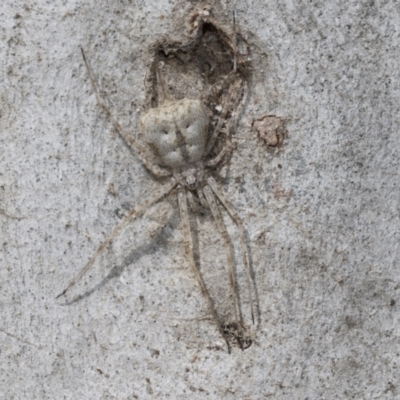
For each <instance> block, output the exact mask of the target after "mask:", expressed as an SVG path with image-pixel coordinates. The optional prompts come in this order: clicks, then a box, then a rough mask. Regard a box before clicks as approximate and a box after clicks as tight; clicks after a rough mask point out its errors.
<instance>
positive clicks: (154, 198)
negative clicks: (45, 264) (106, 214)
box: [56, 180, 176, 299]
mask: <svg viewBox="0 0 400 400" xmlns="http://www.w3.org/2000/svg"><path fill="white" fill-rule="evenodd" d="M175 186H176V182H175V180H172V182H170V183H168V184H166V185H164V186H163V187H161V188H160V189H159V190H157V191H156V192H155V193H153V195H152V196H151V197H149V198H148V199H147V200H145V201H144V202H143V203H141V204H139V205H138V206H137V207H135V208H133V209H132V210H130V211H129V212H128V214H126V215H125V217H124V218H123V219H122V221H121V222H120V223H119V224H118V225H117V226H116V227H115V228H114V229H113V230H112V231H111V233H110V235H109V236H108V237H107V238H106V239H105V240H104V241H103V242H102V243H101V244H100V246H99V247H98V248H97V250H96V252H95V253H94V254H93V255H92V257H91V258H90V259H89V261H88V262H87V263H86V265H85V266H84V267H83V268H82V269H81V270H80V271H79V273H78V274H77V275H76V276H75V278H74V279H72V281H71V282H70V283H69V285H68V286H67V287H66V288H65V289H64V291H63V292H62V293H60V294H59V295H58V296H57V297H56V299H57V298H59V297H61V296H63V295H64V294H65V293H67V291H68V290H69V289H70V288H71V287H72V286H74V285H75V284H76V282H78V281H79V279H81V278H82V276H83V275H84V274H85V273H86V272H87V271H88V270H89V268H90V267H91V266H92V264H93V262H94V261H95V259H96V258H97V256H98V255H99V254H100V253H101V252H102V251H103V250H104V249H105V247H106V246H107V245H108V244H109V243H110V242H111V241H112V239H113V238H114V237H115V235H116V234H117V233H118V232H119V231H120V230H121V228H122V227H123V226H124V225H125V224H126V223H127V222H128V221H129V220H130V219H131V218H132V217H137V216H138V215H139V214H140V213H142V212H144V211H145V210H146V209H147V208H148V207H150V206H151V205H152V204H153V203H156V202H157V201H158V200H160V199H161V198H162V197H164V196H165V195H167V194H168V193H169V192H170V191H171V190H172V189H173V188H174V187H175Z"/></svg>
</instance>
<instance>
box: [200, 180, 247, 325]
mask: <svg viewBox="0 0 400 400" xmlns="http://www.w3.org/2000/svg"><path fill="white" fill-rule="evenodd" d="M207 183H208V184H209V185H210V187H211V189H212V191H213V192H214V193H215V195H216V196H217V197H218V199H219V201H220V202H221V203H222V204H223V205H224V207H225V208H226V210H227V211H228V213H229V215H230V216H231V218H232V219H233V220H234V221H235V223H236V225H237V226H238V228H239V234H240V244H241V247H242V255H243V264H244V268H245V271H246V281H247V290H248V292H249V301H250V309H251V318H252V320H253V324H254V309H253V298H252V294H251V276H250V267H249V255H248V253H247V245H246V239H245V235H244V227H243V221H242V219H241V218H240V217H239V215H238V213H237V212H236V210H235V209H234V207H233V206H232V204H231V203H230V202H229V201H228V199H227V198H226V196H225V195H224V194H223V193H222V191H221V190H220V189H219V187H218V184H217V182H216V181H215V179H214V178H212V177H209V178H207Z"/></svg>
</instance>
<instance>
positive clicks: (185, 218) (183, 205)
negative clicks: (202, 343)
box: [178, 189, 231, 353]
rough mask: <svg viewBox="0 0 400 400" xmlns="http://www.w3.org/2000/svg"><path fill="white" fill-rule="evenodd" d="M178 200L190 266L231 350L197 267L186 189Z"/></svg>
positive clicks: (179, 194) (179, 193)
mask: <svg viewBox="0 0 400 400" xmlns="http://www.w3.org/2000/svg"><path fill="white" fill-rule="evenodd" d="M178 201H179V210H180V213H181V218H182V225H183V236H184V244H185V251H186V255H187V257H188V259H189V263H190V267H191V268H192V271H193V273H194V275H195V277H196V280H197V282H198V283H199V285H200V288H201V291H202V293H203V295H204V297H205V298H206V299H207V303H208V306H209V308H210V311H211V314H212V316H213V318H214V320H215V322H216V323H217V325H218V329H219V331H220V333H221V335H222V337H223V338H224V339H225V342H226V344H227V346H228V352H229V353H230V352H231V347H230V344H229V341H228V338H227V336H226V334H225V331H224V328H223V326H222V324H221V321H220V319H219V316H218V314H217V311H216V310H215V307H214V304H213V302H212V300H211V297H210V295H209V293H208V291H207V288H206V285H205V283H204V280H203V278H202V276H201V274H200V271H199V269H198V268H197V265H196V262H195V260H194V254H193V239H192V234H191V231H190V223H189V212H188V207H187V199H186V194H185V190H184V189H181V190H179V191H178Z"/></svg>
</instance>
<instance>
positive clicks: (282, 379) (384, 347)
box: [0, 0, 400, 400]
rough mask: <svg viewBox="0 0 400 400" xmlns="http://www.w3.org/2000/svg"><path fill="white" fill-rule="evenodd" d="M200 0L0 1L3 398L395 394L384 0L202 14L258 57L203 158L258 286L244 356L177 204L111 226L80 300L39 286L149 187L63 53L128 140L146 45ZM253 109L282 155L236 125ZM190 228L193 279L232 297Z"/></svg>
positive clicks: (395, 212)
mask: <svg viewBox="0 0 400 400" xmlns="http://www.w3.org/2000/svg"><path fill="white" fill-rule="evenodd" d="M199 7H200V3H199V2H196V1H191V2H190V1H181V0H175V1H173V0H170V1H169V0H162V1H161V0H152V1H139V0H132V1H113V2H98V1H97V2H96V1H50V2H49V1H44V0H36V1H27V2H21V1H11V0H6V1H3V2H1V5H0V35H1V40H0V60H1V63H0V68H1V70H0V71H1V84H0V99H1V109H0V124H1V125H0V126H1V131H0V135H1V136H0V224H1V225H0V226H1V246H2V250H1V253H0V262H1V264H0V306H1V311H0V345H1V346H0V399H7V400H8V399H28V398H29V399H32V398H34V399H136V398H138V399H153V398H171V399H186V398H189V397H190V398H191V399H203V398H214V399H220V398H226V399H265V398H272V399H306V398H308V399H338V398H340V399H352V398H355V399H370V398H377V399H393V398H398V397H399V396H400V388H399V362H400V356H399V352H400V345H399V336H400V318H399V310H400V308H399V307H400V299H399V289H400V284H399V273H398V268H399V259H400V257H399V256H400V254H399V238H400V230H399V219H400V218H399V217H400V215H399V212H400V207H399V187H400V180H399V175H400V174H399V155H398V154H399V150H400V141H399V132H398V125H399V119H400V117H399V116H400V113H399V112H400V103H399V96H400V68H399V65H400V49H399V44H400V37H399V34H400V4H399V2H398V1H396V0H390V1H383V0H381V1H373V0H368V1H355V0H353V1H347V0H346V1H344V0H343V1H333V2H325V1H317V0H316V1H294V0H293V1H290V0H285V1H268V2H267V1H265V2H261V1H251V0H238V1H233V2H228V1H222V0H221V2H218V4H217V5H216V6H215V8H214V13H215V14H216V15H218V16H219V17H218V18H219V20H220V21H221V22H222V24H223V25H224V26H227V27H229V23H230V13H231V11H232V9H233V8H234V9H236V11H237V15H238V24H239V30H240V32H241V33H242V35H243V36H244V37H245V38H246V39H247V40H248V43H249V46H250V48H249V50H250V53H249V55H248V56H249V58H254V60H256V61H257V62H255V63H254V65H253V67H254V70H253V74H252V80H251V82H250V84H249V93H248V101H247V102H246V104H245V108H244V111H243V113H242V117H241V120H240V124H239V127H238V129H237V131H236V134H235V137H234V142H235V145H236V150H235V153H234V156H233V157H232V159H231V161H230V164H229V168H224V169H223V170H222V171H220V176H222V177H223V179H222V182H223V189H224V190H225V191H226V192H227V193H228V194H229V196H230V198H231V199H232V201H233V203H234V204H235V207H236V208H237V209H238V212H239V213H240V215H241V216H242V217H243V218H244V221H245V226H246V230H247V234H248V240H249V246H250V248H251V255H252V261H253V269H254V274H255V279H256V284H257V290H258V300H259V308H260V316H259V320H258V323H257V325H256V326H253V327H252V330H253V335H254V343H253V345H252V346H251V347H250V348H249V349H247V350H246V351H244V352H242V351H241V350H239V349H234V350H233V353H232V354H231V355H229V354H227V352H226V348H225V347H224V345H223V341H222V340H221V337H220V336H219V334H218V332H217V329H216V327H215V324H214V323H213V322H212V320H211V319H210V318H209V315H208V311H207V305H206V303H205V300H204V298H202V296H201V294H200V291H199V289H198V286H197V284H196V281H195V280H194V278H193V276H192V274H191V271H190V268H189V265H188V263H187V262H186V260H185V257H184V249H183V246H182V243H181V239H182V236H181V232H180V225H179V213H178V212H177V210H176V200H174V198H171V199H169V200H168V201H165V202H164V203H162V204H160V205H158V206H156V207H154V208H152V210H150V212H149V213H148V214H146V216H145V217H144V218H143V219H142V220H140V221H137V222H136V223H133V224H131V225H130V226H129V227H128V228H127V229H126V230H125V231H124V233H123V234H122V235H120V237H119V239H118V240H117V241H116V243H115V246H114V247H113V248H112V249H110V250H109V251H108V252H107V253H105V255H104V257H101V258H100V260H99V262H98V263H97V264H96V266H95V267H94V268H93V270H92V273H91V274H90V277H89V279H86V280H83V281H82V282H80V284H79V285H78V286H77V287H76V289H75V290H74V293H75V295H79V294H84V293H85V292H86V291H87V290H90V288H94V289H93V290H92V291H91V292H90V293H87V295H85V297H84V298H83V299H82V300H80V301H78V302H76V303H73V304H71V305H68V306H62V302H61V301H58V300H57V301H56V300H55V296H56V295H57V294H58V293H59V292H60V291H61V290H62V289H63V288H64V287H65V285H66V284H67V283H68V281H69V280H70V279H72V277H73V276H74V275H75V273H76V272H77V271H78V270H79V269H80V268H81V267H82V265H83V264H84V263H85V262H86V260H87V259H88V258H89V257H90V255H91V254H92V253H93V251H94V250H95V248H96V246H97V245H98V243H99V242H100V241H101V240H102V239H103V238H104V237H105V235H106V234H107V233H108V232H109V231H110V230H111V228H112V227H113V226H114V225H115V224H116V223H117V222H118V221H119V219H120V218H121V216H122V215H123V214H124V213H125V212H126V210H128V209H129V208H131V207H133V206H134V205H135V204H137V203H138V202H140V200H141V199H143V198H144V197H145V196H147V195H149V194H150V193H151V192H152V191H153V190H154V189H155V188H156V187H159V184H160V183H159V182H156V181H155V180H154V179H153V178H152V177H151V176H150V174H149V173H148V172H147V171H146V170H145V169H144V167H142V166H141V165H140V164H139V162H138V159H137V158H135V157H134V156H132V154H131V153H130V152H129V150H128V149H127V148H126V147H125V146H124V145H123V143H122V141H121V140H120V138H119V137H118V136H117V135H116V133H115V132H114V130H113V129H112V127H111V125H110V123H109V122H108V121H107V119H106V117H105V116H104V114H103V113H102V112H101V111H100V109H99V107H98V106H97V104H96V100H95V97H94V94H93V90H92V88H91V86H90V83H89V81H88V77H87V71H86V70H85V68H84V64H83V61H82V57H81V54H80V51H79V46H83V47H84V48H85V49H86V51H87V53H88V56H89V57H90V60H91V64H92V66H93V68H94V70H95V72H96V76H97V77H98V81H99V83H100V84H101V87H102V89H103V92H104V93H105V94H106V95H107V98H108V100H109V102H110V104H112V109H113V110H114V113H115V115H117V117H118V119H119V120H120V121H121V123H122V124H123V125H124V126H126V127H128V128H129V130H130V132H132V134H136V132H137V127H138V123H139V118H140V114H141V112H142V111H143V105H144V100H145V87H144V78H145V74H146V69H147V67H148V63H149V60H150V52H149V46H150V45H151V44H152V43H154V42H155V41H156V40H159V39H160V38H161V37H162V36H163V35H165V36H166V37H168V38H171V37H185V34H186V33H185V32H186V30H185V29H186V26H185V22H187V20H188V18H189V16H190V14H191V13H192V12H193V11H194V10H195V9H196V8H199ZM265 113H269V114H276V115H279V116H282V117H284V118H286V119H287V121H288V125H287V127H288V137H287V139H286V140H285V143H284V147H283V148H282V149H281V150H280V151H277V152H269V151H267V150H266V148H265V147H264V146H263V145H262V142H260V141H259V139H258V138H257V137H256V135H255V134H254V132H252V130H251V123H252V121H253V120H254V119H255V118H258V117H259V116H261V115H263V114H265ZM198 229H199V231H200V233H199V236H200V243H201V249H202V257H203V258H202V263H203V264H202V265H204V268H205V275H206V276H207V273H208V278H209V279H211V281H212V282H213V285H214V286H215V287H216V288H217V289H219V290H222V291H223V290H225V289H226V290H227V286H226V282H225V281H223V279H222V274H217V275H216V277H215V279H213V270H212V267H213V263H214V260H216V259H217V260H220V261H221V262H218V263H216V262H215V264H218V265H221V268H223V260H224V259H223V248H222V244H221V242H220V240H219V238H218V235H217V233H216V231H215V229H214V228H213V224H212V221H211V220H210V219H209V218H203V219H202V218H200V219H199V222H198ZM229 231H230V232H231V233H232V234H233V238H234V241H235V243H236V245H237V243H238V242H237V236H235V229H234V226H233V225H232V224H231V223H230V224H229ZM221 253H222V256H221ZM218 257H219V258H218ZM115 266H117V267H120V268H119V269H118V268H117V270H115V269H114V270H113V267H115ZM207 266H208V267H207ZM207 268H208V272H207ZM110 271H114V277H113V274H111V276H110V275H108V278H106V279H105V281H104V280H103V281H102V278H104V277H105V276H107V274H109V272H110ZM101 282H102V283H101ZM99 283H100V284H99ZM96 285H98V286H96ZM248 317H249V316H248V312H247V314H246V318H247V320H248Z"/></svg>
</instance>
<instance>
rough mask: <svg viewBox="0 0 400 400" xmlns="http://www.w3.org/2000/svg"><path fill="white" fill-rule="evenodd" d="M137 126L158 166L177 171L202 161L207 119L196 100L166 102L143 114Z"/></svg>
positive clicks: (205, 141)
mask: <svg viewBox="0 0 400 400" xmlns="http://www.w3.org/2000/svg"><path fill="white" fill-rule="evenodd" d="M140 124H141V130H142V132H143V134H144V138H145V141H146V143H147V144H148V145H149V146H150V147H151V149H152V150H153V152H154V154H155V155H156V156H157V157H158V158H159V160H160V164H161V165H163V166H166V167H170V168H177V167H181V166H184V165H187V164H193V163H196V162H198V161H201V160H202V157H203V154H204V150H205V147H206V144H207V136H208V115H207V111H206V108H205V106H204V105H203V103H202V102H201V101H200V100H193V99H182V100H178V101H167V102H165V103H164V104H163V105H162V106H161V107H159V108H153V109H151V110H149V111H148V112H147V113H146V114H144V115H143V117H142V118H141V121H140Z"/></svg>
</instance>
